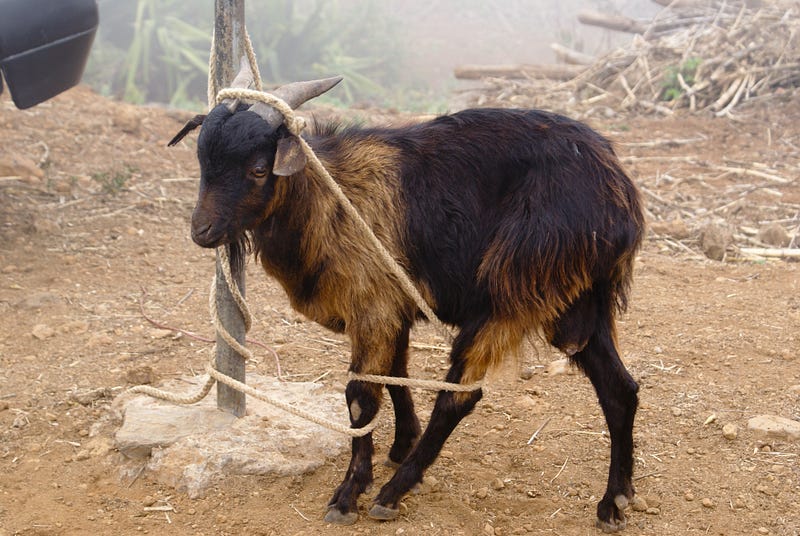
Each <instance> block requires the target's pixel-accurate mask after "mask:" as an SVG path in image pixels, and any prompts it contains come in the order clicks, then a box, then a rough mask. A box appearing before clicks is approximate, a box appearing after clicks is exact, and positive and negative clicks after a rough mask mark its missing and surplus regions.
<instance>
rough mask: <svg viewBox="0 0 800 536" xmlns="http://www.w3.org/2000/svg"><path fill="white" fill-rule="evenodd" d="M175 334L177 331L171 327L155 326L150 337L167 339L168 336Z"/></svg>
mask: <svg viewBox="0 0 800 536" xmlns="http://www.w3.org/2000/svg"><path fill="white" fill-rule="evenodd" d="M174 334H175V331H173V330H171V329H160V328H155V329H151V330H150V337H151V338H153V339H166V338H167V337H172V336H173V335H174Z"/></svg>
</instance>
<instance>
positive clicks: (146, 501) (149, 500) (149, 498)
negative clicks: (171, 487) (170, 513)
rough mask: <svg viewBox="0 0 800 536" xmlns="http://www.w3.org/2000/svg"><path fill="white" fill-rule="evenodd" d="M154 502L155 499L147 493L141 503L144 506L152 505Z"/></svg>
mask: <svg viewBox="0 0 800 536" xmlns="http://www.w3.org/2000/svg"><path fill="white" fill-rule="evenodd" d="M155 503H156V500H155V499H154V498H153V496H152V495H147V496H146V497H145V498H144V499H143V500H142V504H143V505H144V506H153V505H154V504H155Z"/></svg>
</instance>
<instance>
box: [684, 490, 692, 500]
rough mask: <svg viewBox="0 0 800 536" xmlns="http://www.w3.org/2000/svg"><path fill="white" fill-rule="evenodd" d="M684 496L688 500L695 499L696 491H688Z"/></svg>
mask: <svg viewBox="0 0 800 536" xmlns="http://www.w3.org/2000/svg"><path fill="white" fill-rule="evenodd" d="M683 498H684V499H686V500H687V501H688V502H692V501H693V500H694V493H692V492H691V491H687V492H686V493H684V494H683Z"/></svg>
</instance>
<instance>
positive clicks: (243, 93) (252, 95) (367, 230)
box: [129, 30, 483, 437]
mask: <svg viewBox="0 0 800 536" xmlns="http://www.w3.org/2000/svg"><path fill="white" fill-rule="evenodd" d="M214 39H215V37H214V36H213V35H212V38H211V55H210V59H209V68H208V73H209V75H208V88H209V94H208V103H209V109H211V108H213V107H214V106H215V105H216V104H217V103H219V102H222V101H223V100H225V99H240V100H251V101H259V102H263V103H265V104H268V105H270V106H272V107H273V108H275V109H276V110H277V111H278V112H279V113H280V114H281V115H283V117H284V124H285V125H286V127H287V129H288V130H289V132H291V133H292V134H293V135H295V136H297V138H298V140H299V141H300V146H301V148H302V149H303V152H304V153H305V155H306V157H307V158H308V161H309V163H310V165H311V167H312V169H313V170H314V171H315V172H316V173H317V175H318V176H319V177H320V178H321V179H322V180H323V182H324V183H325V185H326V186H327V187H328V188H329V189H330V191H331V192H332V193H333V194H334V196H335V197H336V199H337V200H338V201H339V202H340V204H341V205H342V207H343V208H344V209H345V212H347V214H348V215H349V216H350V217H351V219H352V220H353V221H354V222H355V223H356V225H357V226H358V228H359V230H360V231H362V232H363V233H364V235H365V236H366V237H367V239H368V240H369V242H370V245H371V246H372V247H374V248H375V250H376V251H377V252H378V255H379V256H380V258H381V260H382V261H383V262H384V264H385V265H386V267H387V268H388V269H389V272H390V273H391V274H392V275H393V276H394V277H395V278H396V279H397V281H398V283H399V284H400V286H401V287H402V289H403V290H404V291H405V292H406V294H407V295H408V296H409V297H411V298H412V299H413V300H414V302H415V303H416V305H417V307H419V309H420V310H421V311H422V312H423V314H425V316H426V317H427V318H428V320H429V321H430V322H431V323H433V324H434V325H435V326H436V328H437V329H438V330H439V331H440V332H441V333H442V334H443V335H444V337H445V338H446V339H447V340H448V341H452V333H451V332H450V330H449V329H448V328H447V326H445V325H444V323H442V321H441V320H439V318H438V317H437V316H436V314H435V313H434V312H433V309H432V308H431V307H430V306H429V305H428V303H427V302H426V301H425V299H424V298H423V297H422V295H421V294H420V292H419V290H418V289H417V287H416V286H415V285H414V284H413V282H412V281H411V279H410V278H409V276H408V274H407V273H406V271H405V270H404V269H403V268H402V266H400V263H398V262H397V259H395V258H394V257H393V256H392V255H391V253H389V250H387V249H386V247H385V246H384V245H383V243H382V242H381V241H380V240H379V239H378V237H377V236H375V233H374V232H373V231H372V228H371V227H370V226H369V225H368V224H367V222H366V221H364V219H363V218H362V217H361V215H360V214H359V213H358V211H357V210H356V208H355V207H354V206H353V204H352V203H351V202H350V199H349V198H348V197H347V196H346V195H345V194H344V192H343V191H342V189H341V187H340V186H339V184H338V183H337V182H336V181H335V180H334V179H333V177H332V176H331V175H330V173H328V170H327V169H325V166H324V165H323V164H322V162H320V160H319V158H317V155H316V154H315V153H314V150H313V149H312V148H311V146H310V145H308V142H306V140H305V139H303V138H302V137H301V136H300V133H301V132H302V130H303V128H304V127H305V121H304V120H303V119H302V118H300V117H297V116H296V115H295V113H294V110H292V108H291V107H290V106H289V105H288V104H287V103H286V102H284V101H283V100H282V99H280V98H278V97H276V96H274V95H271V94H269V93H265V92H263V91H261V89H262V84H261V74H260V72H259V70H258V64H257V62H256V56H255V52H254V50H253V45H252V43H251V41H250V36H249V35H248V34H247V30H245V31H244V42H243V44H244V48H245V52H246V54H247V58H248V61H249V62H250V68H251V70H252V72H253V76H254V81H255V86H256V88H257V89H255V90H253V89H240V88H225V89H222V90H219V91H218V88H217V87H216V57H215V56H216V55H215V53H214ZM217 255H218V257H219V260H220V265H221V268H222V273H223V277H224V279H225V282H226V283H227V285H228V289H230V292H231V296H232V297H233V300H234V302H235V303H236V305H237V307H238V308H239V310H240V311H241V313H242V317H243V318H244V323H245V332H247V331H249V330H250V327H251V326H252V315H251V314H250V310H249V308H248V306H247V302H246V301H245V299H244V297H243V296H242V294H241V292H240V291H239V287H238V285H236V282H235V281H234V280H233V276H232V275H231V267H230V258H229V252H228V246H222V247H219V248H217ZM216 286H217V278H216V276H215V277H214V278H213V280H212V282H211V289H210V292H209V312H210V314H211V318H212V323H213V325H214V328H215V330H216V332H217V334H218V335H219V336H220V337H221V338H222V339H223V340H224V341H225V342H226V343H227V344H228V345H229V346H230V347H231V348H232V349H233V350H234V351H236V352H237V353H239V354H240V355H241V356H242V357H243V358H244V359H246V360H249V359H252V357H253V354H252V352H251V351H250V350H249V349H248V348H247V347H245V346H244V345H242V344H241V343H239V341H237V340H236V339H235V338H234V337H233V336H232V335H231V334H230V333H228V331H227V330H226V329H225V327H224V326H223V325H222V322H220V319H219V315H218V313H217V303H216ZM206 372H207V373H208V379H207V380H206V382H205V384H203V386H202V387H201V388H200V390H199V391H198V392H197V393H196V394H194V395H186V396H180V395H175V394H173V393H170V392H167V391H163V390H160V389H156V388H154V387H150V386H147V385H139V386H136V387H132V388H131V389H130V390H129V392H131V393H142V394H145V395H148V396H151V397H153V398H159V399H162V400H167V401H169V402H173V403H176V404H194V403H197V402H199V401H200V400H202V399H203V398H205V397H206V395H208V393H209V392H210V391H211V388H212V387H213V386H214V383H215V382H220V383H222V384H225V385H227V386H228V387H231V388H232V389H236V390H238V391H241V392H243V393H245V394H248V395H250V396H252V397H254V398H257V399H258V400H261V401H263V402H266V403H268V404H270V405H272V406H275V407H277V408H279V409H282V410H284V411H286V412H288V413H290V414H292V415H295V416H296V417H300V418H302V419H305V420H308V421H310V422H313V423H316V424H319V425H320V426H323V427H325V428H328V429H330V430H333V431H336V432H340V433H343V434H346V435H349V436H351V437H362V436H364V435H366V434H369V433H370V432H372V431H373V430H374V429H375V427H376V426H377V425H378V416H377V413H376V415H375V417H374V418H373V419H372V421H371V422H370V423H368V424H366V425H365V426H363V427H361V428H351V427H348V426H344V425H342V424H339V423H335V422H331V421H329V420H327V419H323V418H321V417H318V416H316V415H314V414H312V413H310V412H307V411H305V410H303V409H300V408H298V407H296V406H292V405H291V404H288V403H286V402H282V401H280V400H277V399H274V398H272V397H270V396H269V395H267V394H265V393H264V392H262V391H259V390H258V389H255V388H253V387H251V386H249V385H247V384H245V383H242V382H240V381H238V380H235V379H233V378H231V377H230V376H228V375H226V374H223V373H221V372H219V371H218V370H217V369H216V368H215V367H214V362H213V361H212V362H211V363H209V364H208V365H207V366H206ZM348 377H349V379H350V380H355V381H364V382H370V383H379V384H383V385H399V386H405V387H419V388H422V389H429V390H434V391H453V392H470V391H475V390H478V389H480V388H481V386H482V383H483V382H482V381H480V382H476V383H471V384H468V385H462V384H458V383H451V382H443V381H436V380H420V379H411V378H399V377H394V376H379V375H375V374H357V373H354V372H351V373H350V374H349V375H348Z"/></svg>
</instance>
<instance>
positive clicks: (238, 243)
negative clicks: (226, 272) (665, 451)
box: [228, 235, 252, 275]
mask: <svg viewBox="0 0 800 536" xmlns="http://www.w3.org/2000/svg"><path fill="white" fill-rule="evenodd" d="M251 244H252V241H251V240H250V238H249V237H248V236H247V235H242V236H241V237H240V238H238V239H237V240H234V241H233V242H230V243H229V244H228V258H229V259H230V262H231V272H232V273H233V274H234V275H236V274H241V273H242V271H243V270H244V265H245V261H246V260H247V254H248V253H249V252H250V251H251V250H252V246H251Z"/></svg>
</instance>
